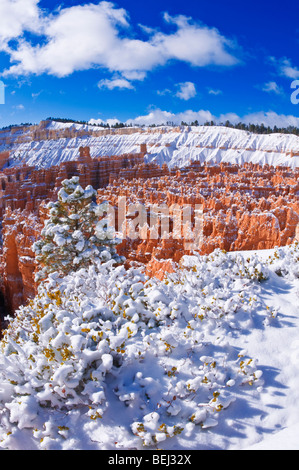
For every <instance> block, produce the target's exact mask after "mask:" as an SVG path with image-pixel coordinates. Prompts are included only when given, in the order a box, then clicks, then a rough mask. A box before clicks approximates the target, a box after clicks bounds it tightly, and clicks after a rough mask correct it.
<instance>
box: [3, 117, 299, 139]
mask: <svg viewBox="0 0 299 470" xmlns="http://www.w3.org/2000/svg"><path fill="white" fill-rule="evenodd" d="M46 121H55V122H62V123H75V124H86V125H89V126H96V127H103V128H108V129H109V128H112V129H113V128H114V129H119V128H122V127H133V124H132V123H130V124H127V123H126V124H124V123H123V122H116V123H115V124H108V123H104V122H101V123H93V124H91V123H90V122H88V121H79V120H76V119H69V118H53V117H48V118H47V119H46ZM32 125H33V124H32V123H30V122H26V123H21V124H10V125H9V126H6V127H2V128H1V129H0V130H1V131H3V130H10V129H12V128H14V127H20V126H32ZM201 125H202V124H200V123H199V122H198V120H195V121H192V122H189V123H187V122H185V121H181V126H195V127H196V126H201ZM203 125H204V126H222V127H223V126H224V127H229V128H232V129H240V130H243V131H248V132H252V133H253V134H274V133H275V134H276V133H280V134H295V135H298V136H299V128H298V127H295V126H288V127H277V126H274V127H270V126H265V125H264V124H263V123H262V124H251V123H250V124H245V123H244V122H238V123H237V124H233V123H231V122H230V121H228V120H227V121H225V122H224V123H223V122H220V123H216V122H215V121H206V122H205V123H204V124H203ZM134 126H135V127H146V126H145V125H139V124H134ZM160 126H170V127H176V126H177V123H174V122H173V121H167V122H166V123H163V124H159V125H157V124H154V123H153V124H150V125H149V126H148V127H160Z"/></svg>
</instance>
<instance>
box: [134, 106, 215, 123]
mask: <svg viewBox="0 0 299 470" xmlns="http://www.w3.org/2000/svg"><path fill="white" fill-rule="evenodd" d="M212 119H213V115H212V114H211V113H210V111H205V110H199V111H192V110H187V111H183V112H181V113H176V114H175V113H171V112H169V111H163V110H161V109H159V108H157V109H153V110H151V111H150V112H149V113H148V114H146V115H144V116H138V117H136V118H132V119H128V120H127V121H126V123H127V124H130V123H133V124H140V125H143V124H144V125H146V126H149V125H151V124H156V125H159V124H166V122H173V123H174V124H181V122H182V121H184V122H188V123H189V122H194V121H196V120H197V121H198V122H199V123H204V122H206V121H211V120H212Z"/></svg>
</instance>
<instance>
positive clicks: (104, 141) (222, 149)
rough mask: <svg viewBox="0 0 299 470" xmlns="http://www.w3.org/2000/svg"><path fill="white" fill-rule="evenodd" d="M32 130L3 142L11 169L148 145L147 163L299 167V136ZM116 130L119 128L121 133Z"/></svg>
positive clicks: (52, 125) (210, 129)
mask: <svg viewBox="0 0 299 470" xmlns="http://www.w3.org/2000/svg"><path fill="white" fill-rule="evenodd" d="M47 127H48V128H49V129H64V128H67V127H68V128H76V129H78V130H80V129H81V130H82V129H86V130H89V131H94V132H96V131H97V130H98V129H99V128H95V127H93V126H88V125H79V124H72V123H65V124H64V123H58V122H49V124H48V126H47ZM29 131H30V128H28V132H27V134H26V133H25V136H24V138H25V142H22V143H19V142H18V140H17V139H16V137H17V136H12V139H14V140H13V143H12V144H11V146H8V145H7V144H4V143H3V144H2V145H1V144H0V152H1V151H5V150H9V151H10V166H17V165H22V164H23V163H26V164H27V165H29V166H35V167H37V168H47V167H50V166H53V165H59V164H60V163H62V162H65V161H69V160H76V159H77V158H78V156H79V147H81V146H84V147H85V146H89V147H90V154H91V156H92V157H99V156H112V155H122V154H126V153H135V152H139V151H140V145H141V144H144V143H146V144H147V151H148V153H147V155H146V156H145V161H146V162H156V163H158V164H159V165H162V164H163V163H166V164H167V165H169V167H171V168H172V167H175V166H178V167H184V166H186V165H188V164H189V163H190V161H193V160H197V161H200V162H210V163H212V164H213V163H220V162H228V163H236V164H244V163H245V162H252V163H259V164H263V165H264V164H269V165H273V166H277V165H285V166H289V167H291V168H297V167H298V166H299V156H294V157H292V158H291V157H290V155H287V154H286V152H290V151H291V150H293V151H294V152H295V153H299V137H298V136H296V135H292V134H253V133H250V132H248V131H242V130H239V129H231V128H227V127H222V126H216V127H215V126H198V127H181V128H180V131H178V130H176V129H174V128H172V127H167V126H164V127H158V128H154V129H151V128H146V127H145V128H136V129H132V128H128V130H127V132H126V129H121V132H122V133H121V134H118V133H117V132H115V133H114V134H111V135H102V136H95V135H85V136H82V137H74V138H60V139H55V140H54V139H53V140H41V141H32V140H31V138H30V134H29ZM116 131H117V130H116Z"/></svg>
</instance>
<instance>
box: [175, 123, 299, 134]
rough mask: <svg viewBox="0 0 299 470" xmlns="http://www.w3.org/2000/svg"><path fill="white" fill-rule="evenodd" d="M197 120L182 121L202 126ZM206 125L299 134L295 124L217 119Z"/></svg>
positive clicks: (250, 130) (205, 124) (263, 132)
mask: <svg viewBox="0 0 299 470" xmlns="http://www.w3.org/2000/svg"><path fill="white" fill-rule="evenodd" d="M200 125H201V124H199V122H198V121H197V120H195V121H192V122H191V123H190V124H187V123H186V122H184V121H182V122H181V126H200ZM204 126H224V127H230V128H232V129H240V130H242V131H249V132H252V133H253V134H276V133H281V134H295V135H298V136H299V128H298V127H295V126H288V127H277V126H274V127H270V126H265V125H264V124H263V123H262V124H245V123H244V122H238V123H237V124H232V123H231V122H230V121H225V122H224V123H223V122H220V123H219V124H217V123H216V122H215V121H206V122H205V123H204Z"/></svg>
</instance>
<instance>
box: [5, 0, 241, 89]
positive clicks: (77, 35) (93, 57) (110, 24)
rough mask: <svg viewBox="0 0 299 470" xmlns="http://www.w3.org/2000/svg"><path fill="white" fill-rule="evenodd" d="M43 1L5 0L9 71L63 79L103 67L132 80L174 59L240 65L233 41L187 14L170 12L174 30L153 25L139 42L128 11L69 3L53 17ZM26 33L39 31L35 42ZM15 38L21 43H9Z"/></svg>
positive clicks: (103, 4) (197, 63) (105, 5)
mask: <svg viewBox="0 0 299 470" xmlns="http://www.w3.org/2000/svg"><path fill="white" fill-rule="evenodd" d="M38 3H39V1H38V0H1V8H2V10H0V13H1V11H3V12H4V17H3V18H4V19H2V18H1V15H0V18H1V19H0V31H1V26H3V31H4V32H3V33H1V34H2V36H0V39H1V38H2V43H1V42H0V50H1V47H2V50H5V51H6V52H7V53H9V54H10V58H11V62H12V64H13V65H12V66H11V67H10V68H9V69H8V70H6V71H5V73H4V75H11V74H14V75H26V74H42V73H48V74H52V75H55V76H57V77H64V76H67V75H70V74H72V73H73V72H74V71H79V70H88V69H90V68H99V67H101V68H104V69H106V70H109V71H110V72H112V73H115V72H117V73H121V74H122V76H123V77H124V78H125V79H127V80H133V79H134V80H142V79H144V77H145V76H146V73H147V72H148V71H150V70H153V69H154V68H155V67H157V66H165V65H166V64H167V63H168V61H171V60H176V61H182V62H187V63H189V64H190V65H193V66H198V67H204V66H207V65H211V64H214V65H219V66H232V65H235V64H236V63H238V60H237V58H236V57H235V51H236V45H235V44H234V43H233V42H231V41H229V40H228V39H227V38H225V37H224V36H222V35H221V34H220V33H219V31H218V30H216V29H215V28H209V27H207V26H204V25H201V24H197V23H193V22H192V21H191V20H190V19H189V18H186V17H185V16H182V15H181V16H177V17H171V16H170V15H168V14H166V15H165V20H166V22H167V23H172V24H174V25H175V26H176V31H175V32H172V33H163V32H159V31H155V30H153V29H149V30H148V33H149V38H148V40H140V39H136V38H133V37H131V25H130V24H129V20H128V13H127V12H126V10H124V9H123V8H117V7H116V6H115V5H114V4H113V3H110V2H106V1H102V2H99V3H97V4H92V3H89V4H84V5H77V6H72V7H66V8H61V9H59V10H58V11H57V12H54V13H52V14H51V15H48V16H47V15H46V14H45V13H44V12H43V11H42V10H41V9H39V8H38ZM26 7H27V9H26ZM18 9H19V10H18ZM10 17H11V21H9V18H10ZM7 25H9V27H8V26H7ZM11 25H12V27H11V28H10V26H11ZM26 31H31V32H34V33H35V36H36V39H37V41H36V42H35V43H34V41H31V42H29V41H27V40H26V35H24V34H23V33H24V32H26ZM12 38H15V39H16V40H17V44H15V45H14V47H9V42H8V41H9V39H12ZM41 38H42V41H41V40H40V39H41ZM3 41H4V42H5V48H4V42H3ZM1 44H2V46H1Z"/></svg>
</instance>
